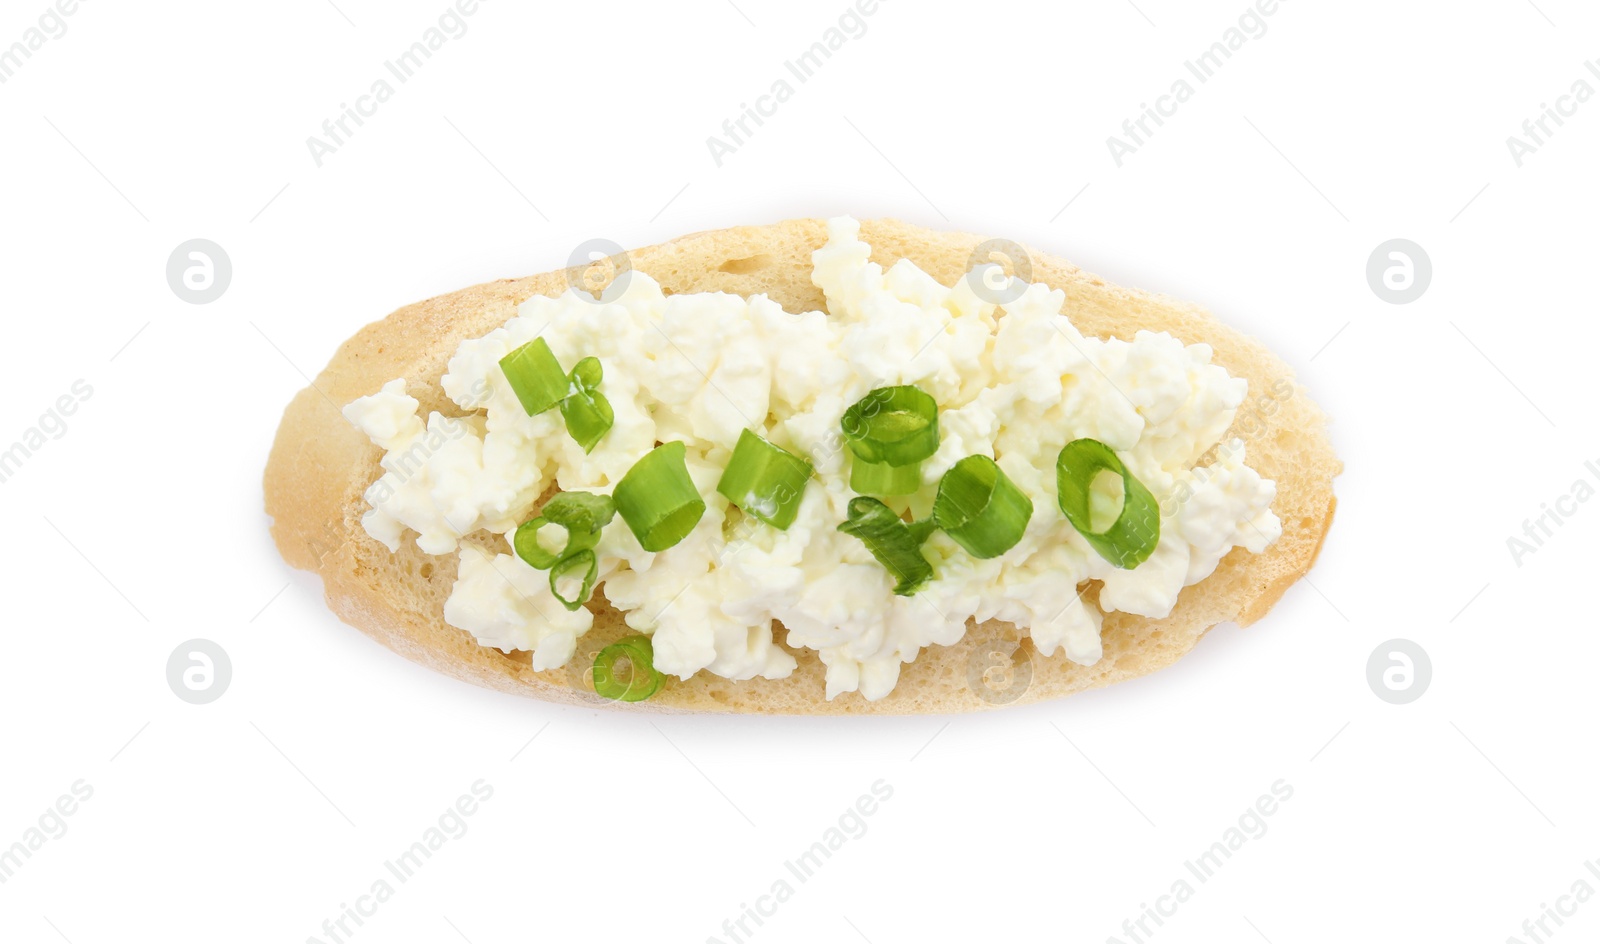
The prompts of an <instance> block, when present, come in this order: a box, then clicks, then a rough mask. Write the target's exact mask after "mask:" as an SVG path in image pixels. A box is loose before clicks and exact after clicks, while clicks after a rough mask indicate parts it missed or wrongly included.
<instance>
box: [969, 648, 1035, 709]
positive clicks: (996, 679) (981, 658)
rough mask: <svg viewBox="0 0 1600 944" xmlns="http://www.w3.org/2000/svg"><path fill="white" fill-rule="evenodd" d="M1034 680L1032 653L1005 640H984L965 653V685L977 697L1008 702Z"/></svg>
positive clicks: (1003, 702)
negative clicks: (968, 652) (966, 655)
mask: <svg viewBox="0 0 1600 944" xmlns="http://www.w3.org/2000/svg"><path fill="white" fill-rule="evenodd" d="M1032 684H1033V654H1032V653H1031V652H1030V651H1029V650H1028V649H1027V648H1026V647H1024V646H1019V645H1017V644H1016V643H1013V642H1007V641H1005V640H995V641H994V642H987V643H983V644H982V645H980V646H978V648H977V649H974V650H973V652H972V655H970V656H968V657H967V688H969V689H971V690H972V694H974V695H976V696H978V699H979V700H980V701H985V702H988V703H989V704H991V705H1009V704H1011V703H1012V702H1014V701H1016V700H1017V699H1019V698H1021V697H1022V695H1023V693H1024V692H1026V691H1027V690H1028V686H1030V685H1032Z"/></svg>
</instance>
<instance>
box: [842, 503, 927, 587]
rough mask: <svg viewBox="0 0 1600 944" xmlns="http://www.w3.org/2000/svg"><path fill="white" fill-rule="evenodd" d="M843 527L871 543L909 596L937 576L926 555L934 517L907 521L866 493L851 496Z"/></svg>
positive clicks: (867, 544) (880, 561)
mask: <svg viewBox="0 0 1600 944" xmlns="http://www.w3.org/2000/svg"><path fill="white" fill-rule="evenodd" d="M839 530H840V531H843V532H844V533H845V534H850V535H854V536H855V537H857V538H859V539H860V540H861V543H862V544H865V545H866V546H867V550H869V551H871V552H872V556H873V557H875V558H877V560H878V563H880V564H882V565H883V567H884V569H885V570H887V571H889V573H890V574H891V575H893V576H894V578H895V581H896V583H895V588H894V592H895V593H897V594H899V595H900V596H903V597H906V596H910V595H911V594H913V593H916V592H917V591H918V590H920V589H921V588H922V586H923V584H926V583H927V582H928V581H929V580H930V579H932V578H933V565H932V564H930V563H928V559H927V558H926V557H923V556H922V550H921V547H922V543H923V542H924V541H926V540H927V539H928V537H929V535H931V534H933V530H934V522H933V519H932V518H924V519H923V520H921V521H916V522H913V523H911V524H907V523H905V522H904V521H902V520H901V519H900V516H899V515H897V514H895V513H894V509H892V508H890V507H889V506H888V505H885V504H884V503H883V502H881V501H878V500H877V499H876V498H869V497H867V496H865V495H858V496H856V497H855V498H852V499H850V505H849V509H848V519H847V520H846V521H845V522H844V523H843V524H841V525H839Z"/></svg>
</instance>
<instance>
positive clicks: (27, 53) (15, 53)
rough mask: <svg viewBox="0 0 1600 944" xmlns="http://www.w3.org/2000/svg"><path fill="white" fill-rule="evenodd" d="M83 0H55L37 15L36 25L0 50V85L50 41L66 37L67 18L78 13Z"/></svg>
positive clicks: (9, 79)
mask: <svg viewBox="0 0 1600 944" xmlns="http://www.w3.org/2000/svg"><path fill="white" fill-rule="evenodd" d="M81 2H83V0H56V2H55V3H52V4H50V5H49V6H48V7H45V9H44V12H43V13H41V14H39V19H38V22H37V24H36V25H34V26H30V27H28V28H27V29H25V30H23V31H22V38H21V39H19V40H17V41H16V42H14V43H12V44H11V45H10V46H7V47H5V48H3V49H0V85H4V84H6V83H7V82H9V81H11V79H12V77H13V76H15V75H16V74H17V70H18V69H20V68H22V67H23V66H24V65H25V64H27V62H28V60H30V59H32V58H33V54H34V53H36V52H38V51H39V50H41V49H43V48H44V44H45V43H47V42H49V41H50V40H52V39H60V38H61V37H63V36H65V35H67V17H69V16H71V15H73V14H74V13H77V12H78V4H79V3H81Z"/></svg>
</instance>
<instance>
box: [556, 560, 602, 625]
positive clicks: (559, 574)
mask: <svg viewBox="0 0 1600 944" xmlns="http://www.w3.org/2000/svg"><path fill="white" fill-rule="evenodd" d="M579 570H582V571H583V584H582V586H580V587H579V589H578V595H577V596H575V597H571V598H568V597H565V596H562V595H561V585H560V583H561V580H562V578H564V577H568V576H570V575H572V574H574V573H576V572H578V571H579ZM599 576H600V561H599V559H598V558H596V557H595V556H594V551H593V550H591V549H589V548H584V549H583V550H581V551H573V552H569V553H567V554H565V555H563V556H562V558H561V559H560V560H558V561H556V562H555V566H553V567H551V568H550V595H551V596H553V597H555V598H556V599H557V600H560V601H561V605H562V606H564V607H566V608H567V609H569V610H574V611H575V610H577V609H578V607H580V606H583V605H584V604H585V603H587V602H589V594H591V593H593V592H594V582H595V579H596V578H598V577H599Z"/></svg>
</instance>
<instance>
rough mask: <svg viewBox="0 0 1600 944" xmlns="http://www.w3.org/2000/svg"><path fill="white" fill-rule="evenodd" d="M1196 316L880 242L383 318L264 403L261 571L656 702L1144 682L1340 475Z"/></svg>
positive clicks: (1028, 695)
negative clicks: (264, 549) (267, 547)
mask: <svg viewBox="0 0 1600 944" xmlns="http://www.w3.org/2000/svg"><path fill="white" fill-rule="evenodd" d="M1325 426H1326V419H1325V417H1324V416H1323V414H1322V413H1321V411H1320V410H1319V409H1318V408H1317V407H1316V406H1315V405H1314V404H1313V403H1312V402H1311V400H1310V398H1309V397H1308V396H1307V395H1306V393H1305V391H1304V389H1303V388H1301V387H1300V386H1298V385H1297V384H1296V383H1295V380H1294V377H1293V374H1292V372H1291V371H1290V370H1289V368H1288V367H1287V366H1285V365H1284V364H1283V363H1282V362H1281V361H1280V360H1278V359H1277V358H1276V357H1274V356H1273V355H1272V354H1271V353H1269V352H1268V351H1266V350H1265V349H1264V348H1263V347H1261V345H1259V344H1258V343H1256V342H1254V341H1252V340H1250V339H1248V338H1245V337H1243V336H1241V335H1239V334H1237V333H1235V332H1234V331H1232V330H1229V329H1228V328H1226V327H1224V326H1223V325H1222V324H1220V323H1218V322H1217V321H1216V320H1215V319H1213V318H1212V317H1211V316H1210V315H1208V314H1206V313H1205V312H1203V311H1201V310H1199V309H1197V308H1195V307H1192V306H1189V305H1185V304H1180V303H1177V302H1174V301H1172V300H1170V299H1166V298H1162V297H1157V296H1151V295H1147V294H1143V293H1140V292H1136V291H1130V290H1127V289H1122V288H1118V287H1116V286H1113V285H1108V284H1107V283H1105V282H1103V281H1101V280H1100V279H1097V278H1095V277H1093V276H1090V275H1087V274H1085V273H1083V272H1080V271H1079V270H1078V269H1076V268H1074V267H1073V266H1071V265H1068V264H1067V263H1064V262H1060V261H1058V260H1055V259H1051V258H1049V257H1048V256H1044V255H1042V254H1039V253H1036V252H1028V251H1025V250H1023V249H1021V247H1019V246H1016V245H1015V244H1011V243H1006V242H1003V241H995V240H991V241H987V242H986V241H984V240H981V239H979V238H978V237H974V236H967V235H960V234H954V233H942V232H932V231H928V230H924V229H920V228H918V227H914V226H909V225H906V224H904V223H899V222H894V221H876V222H868V223H863V224H858V223H857V222H856V221H854V220H852V219H848V218H843V219H835V220H831V221H826V222H824V221H822V220H793V221H789V222H786V223H780V224H777V225H773V226H754V227H741V228H737V229H729V230H722V231H718V232H709V233H699V234H696V235H693V236H687V237H684V238H682V239H678V240H675V241H673V242H670V243H666V244H664V245H660V246H653V247H650V248H647V249H640V250H635V251H633V252H631V253H626V254H623V253H614V254H611V255H610V256H609V257H608V258H606V259H601V260H599V261H598V263H597V264H596V265H592V266H591V265H580V266H577V267H569V268H568V269H564V270H558V271H556V272H551V273H548V274H545V275H541V276H533V277H531V278H524V279H515V280H506V281H500V282H492V283H489V284H486V285H479V286H476V287H474V288H469V289H464V290H462V291H459V292H455V293H453V294H450V295H444V296H441V297H438V298H434V299H431V300H429V301H425V302H420V303H418V304H415V305H411V306H409V307H406V308H402V309H401V310H399V311H397V312H395V313H394V314H392V315H390V316H389V317H388V318H386V319H384V320H383V321H380V322H377V323H375V324H372V325H369V326H367V327H366V328H364V329H362V330H361V331H360V332H359V333H358V334H357V335H356V336H355V337H354V338H352V339H350V340H349V341H348V342H346V343H345V344H344V346H343V347H342V348H340V350H339V352H338V353H337V354H336V355H335V356H334V358H333V361H332V362H331V363H330V364H329V365H328V367H327V368H326V369H325V370H324V371H323V372H322V373H321V375H319V376H318V377H317V379H316V382H315V383H314V384H313V386H312V387H311V388H308V389H306V390H304V391H302V392H301V393H300V395H299V396H298V397H296V398H295V400H294V401H293V403H291V404H290V405H289V408H288V410H287V411H286V413H285V415H284V418H283V423H282V426H281V427H280V428H279V430H278V436H277V441H276V443H275V445H274V447H273V450H272V455H271V459H270V461H269V463H268V467H267V473H266V500H267V511H268V513H269V514H270V515H271V516H272V518H273V534H274V536H275V538H276V540H277V544H278V547H279V549H280V550H281V552H282V553H283V556H284V558H285V559H286V560H287V561H288V562H289V563H290V564H292V565H294V566H296V567H300V568H305V569H309V570H314V571H316V572H317V573H318V574H320V575H321V577H322V579H323V582H324V585H325V588H326V592H327V598H328V602H329V605H330V606H331V607H332V608H333V610H334V612H335V613H337V614H338V615H339V616H340V618H342V619H343V620H345V621H346V622H348V623H351V624H353V625H355V626H357V627H359V628H360V629H362V630H363V631H365V632H367V633H368V634H370V635H372V636H373V637H375V638H376V639H378V640H379V641H381V642H383V643H384V644H385V645H387V646H388V647H389V648H391V649H393V650H395V651H396V652H399V653H400V654H402V655H404V656H406V657H408V658H410V659H413V660H416V661H418V662H421V663H423V664H425V665H429V666H432V667H434V668H437V669H439V670H441V671H444V672H447V673H449V674H451V675H455V676H458V677H460V678H464V679H468V680H470V681H473V682H477V683H479V684H482V685H487V686H490V687H493V688H497V689H501V690H504V691H510V692H519V693H523V694H528V695H534V696H538V697H540V698H546V699H551V700H555V701H562V702H570V703H581V704H595V705H602V704H609V705H627V706H630V707H633V708H636V709H650V710H705V711H739V712H768V713H814V714H822V713H854V714H866V713H908V712H950V711H965V710H971V709H979V708H985V707H992V706H995V705H1002V704H1020V703H1026V702H1032V701H1038V700H1041V699H1046V698H1054V697H1057V696H1060V695H1065V694H1068V693H1070V692H1075V691H1079V690H1082V689H1085V688H1091V687H1095V686H1101V685H1106V684H1108V683H1111V682H1115V681H1119V680H1121V679H1126V678H1131V677H1134V676H1138V675H1143V674H1146V673H1148V672H1152V671H1154V670H1156V669H1158V668H1161V667H1163V666H1166V665H1168V664H1170V663H1172V662H1173V661H1175V660H1176V659H1177V658H1178V657H1180V656H1182V655H1183V654H1184V653H1186V652H1188V651H1189V650H1190V649H1191V648H1192V647H1193V646H1194V645H1195V643H1196V642H1198V641H1199V639H1200V637H1201V636H1202V635H1204V633H1205V632H1206V631H1207V630H1208V629H1209V628H1211V627H1212V626H1215V625H1216V624H1218V623H1222V622H1227V621H1235V622H1237V623H1239V624H1241V625H1244V624H1249V623H1251V622H1254V621H1255V620H1257V619H1259V618H1260V617H1261V616H1262V615H1263V614H1264V613H1266V612H1267V610H1268V609H1270V608H1271V607H1272V605H1273V604H1274V603H1275V602H1276V601H1277V600H1278V599H1279V598H1280V597H1281V596H1282V594H1283V593H1284V591H1285V590H1286V589H1287V588H1288V586H1289V585H1290V584H1291V583H1293V582H1294V581H1295V580H1296V579H1297V578H1298V577H1299V576H1300V575H1301V574H1303V573H1305V572H1306V570H1307V569H1309V568H1310V567H1311V564H1312V562H1313V561H1314V560H1315V558H1316V556H1317V551H1318V549H1319V548H1320V546H1321V543H1322V540H1323V537H1324V535H1325V534H1326V533H1327V530H1328V526H1329V524H1330V522H1331V520H1332V517H1333V509H1334V496H1333V478H1334V477H1335V476H1336V475H1337V474H1338V473H1339V471H1340V463H1339V461H1338V459H1337V458H1336V457H1335V456H1334V454H1333V451H1332V448H1331V446H1330V445H1329V442H1328V439H1327V435H1326V429H1325Z"/></svg>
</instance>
